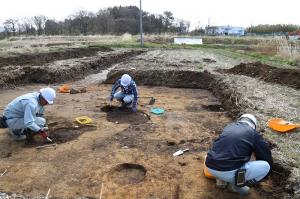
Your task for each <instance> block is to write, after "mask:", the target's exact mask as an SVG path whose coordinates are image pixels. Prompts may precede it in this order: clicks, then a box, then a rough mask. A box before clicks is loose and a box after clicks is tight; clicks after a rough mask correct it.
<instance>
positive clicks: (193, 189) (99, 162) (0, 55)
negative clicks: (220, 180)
mask: <svg viewBox="0 0 300 199" xmlns="http://www.w3.org/2000/svg"><path fill="white" fill-rule="evenodd" d="M170 41H171V36H170V35H165V36H147V37H146V42H145V46H144V47H143V48H141V47H139V43H138V41H137V36H131V35H128V34H126V35H123V36H80V37H75V36H74V37H67V36H66V37H24V38H19V37H12V38H10V39H9V40H3V41H0V89H1V92H0V99H1V100H0V112H2V111H3V109H4V108H5V106H6V105H7V104H8V103H9V102H10V101H11V100H12V99H14V98H15V97H17V96H19V95H21V94H24V93H27V92H31V91H37V90H38V89H40V88H41V87H43V86H47V85H50V86H52V87H53V88H55V89H58V88H59V87H60V86H61V85H63V84H68V85H70V86H71V87H72V88H75V89H78V90H80V89H83V88H84V89H83V91H84V92H82V93H78V94H73V95H72V94H68V93H64V94H63V93H58V96H57V100H56V102H55V104H54V105H53V106H47V107H46V118H47V119H48V125H49V133H50V135H51V136H52V137H53V139H54V141H55V142H56V144H57V145H56V146H55V147H50V148H42V149H37V147H39V146H41V145H43V142H42V141H41V140H39V139H38V138H36V140H35V141H26V142H16V141H14V140H13V139H12V138H11V137H10V136H9V135H8V134H7V131H6V129H0V175H1V173H4V171H6V172H5V173H4V174H3V175H2V176H0V198H1V199H2V198H7V197H8V198H16V197H19V198H44V197H45V196H46V194H47V192H48V190H49V189H50V193H49V198H100V195H101V197H102V198H122V199H123V198H146V199H150V198H151V199H154V198H155V199H156V198H166V199H167V198H174V199H177V198H191V199H192V198H228V199H229V198H244V197H239V196H237V195H236V194H234V193H230V192H228V191H226V190H219V189H217V188H216V187H215V181H214V180H210V179H207V178H205V177H204V175H203V161H204V156H205V154H206V152H207V151H208V150H209V148H210V146H211V144H212V142H213V140H214V139H215V138H216V137H217V136H218V135H219V134H220V133H221V132H222V129H223V128H224V126H226V125H227V124H228V123H230V122H232V121H233V120H235V119H236V118H238V116H239V115H240V114H241V113H245V112H249V113H253V114H255V115H256V116H257V118H258V121H259V131H260V132H262V134H263V136H264V137H265V138H266V139H267V140H268V142H269V144H270V146H271V148H272V154H273V158H274V162H275V164H274V165H275V166H274V171H273V172H272V174H271V176H270V178H269V179H268V180H267V181H265V182H262V183H261V184H260V185H259V186H256V187H254V188H253V189H252V190H251V194H250V195H249V196H247V198H252V199H258V198H299V197H300V195H299V194H300V186H299V184H300V183H299V182H300V174H299V165H300V156H299V153H300V136H299V133H300V130H299V129H298V130H295V131H294V132H291V133H288V134H278V133H276V132H273V131H271V130H270V129H269V128H268V127H267V124H266V123H267V121H268V119H270V118H272V117H280V118H284V119H286V120H289V121H293V122H299V115H300V92H299V88H300V78H299V77H300V69H299V68H300V66H299V61H298V54H297V53H299V52H294V51H293V55H291V54H289V53H288V54H287V55H286V54H284V53H282V52H283V51H281V50H282V49H281V50H280V48H279V47H278V45H279V46H280V45H281V44H282V43H279V41H278V40H276V41H274V39H271V38H267V39H266V38H255V39H252V40H251V38H212V37H206V38H204V41H205V42H206V44H205V45H203V46H188V45H184V46H177V45H172V44H169V42H170ZM229 41H230V42H229ZM263 44H265V45H263ZM277 44H278V45H277ZM293 45H294V46H296V47H297V45H298V44H297V43H296V44H293ZM295 49H297V48H295ZM267 52H268V53H267ZM124 73H128V74H131V75H132V76H133V77H134V79H135V81H136V83H137V85H138V91H139V96H141V98H140V99H139V103H138V112H137V113H131V112H130V111H129V110H126V109H121V108H120V107H119V104H118V103H117V102H114V103H113V108H109V107H108V96H109V94H110V90H111V86H112V83H114V81H115V80H116V79H118V78H119V77H120V76H121V75H122V74H124ZM148 97H153V98H155V103H154V104H151V103H150V104H149V100H150V99H149V98H148ZM152 107H162V108H164V109H165V111H166V112H165V114H163V115H160V116H158V115H154V114H152V113H151V112H150V109H151V108H152ZM78 116H89V117H90V118H92V119H93V124H94V125H92V126H85V125H79V124H78V123H76V122H75V118H76V117H78ZM186 148H188V149H189V151H188V152H186V153H184V154H183V155H182V156H178V157H173V156H172V154H173V153H174V152H176V151H177V150H179V149H186Z"/></svg>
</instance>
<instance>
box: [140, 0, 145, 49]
mask: <svg viewBox="0 0 300 199" xmlns="http://www.w3.org/2000/svg"><path fill="white" fill-rule="evenodd" d="M140 34H141V46H143V45H144V39H143V11H142V0H140Z"/></svg>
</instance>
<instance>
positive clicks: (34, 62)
mask: <svg viewBox="0 0 300 199" xmlns="http://www.w3.org/2000/svg"><path fill="white" fill-rule="evenodd" d="M110 51H113V49H111V48H108V47H104V46H99V47H85V48H69V49H66V50H64V51H60V52H45V53H39V54H20V55H15V56H13V57H0V68H1V67H3V66H10V65H22V66H40V65H44V64H47V63H50V62H53V61H57V60H65V59H72V58H81V57H91V56H95V55H96V54H97V53H98V52H110Z"/></svg>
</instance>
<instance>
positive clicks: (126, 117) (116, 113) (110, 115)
mask: <svg viewBox="0 0 300 199" xmlns="http://www.w3.org/2000/svg"><path fill="white" fill-rule="evenodd" d="M101 111H103V112H106V119H107V121H109V122H114V123H117V124H124V123H127V124H131V125H137V124H143V123H146V122H148V121H149V120H150V116H149V115H148V114H146V113H145V112H144V111H141V110H138V111H137V112H133V111H132V110H131V108H126V107H118V106H109V105H105V106H103V107H102V108H101Z"/></svg>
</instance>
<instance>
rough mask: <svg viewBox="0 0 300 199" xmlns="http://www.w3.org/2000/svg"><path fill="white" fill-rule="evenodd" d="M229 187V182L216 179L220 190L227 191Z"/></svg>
mask: <svg viewBox="0 0 300 199" xmlns="http://www.w3.org/2000/svg"><path fill="white" fill-rule="evenodd" d="M226 186H227V182H225V181H224V180H221V179H218V178H217V179H216V187H217V188H219V189H225V188H226Z"/></svg>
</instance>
